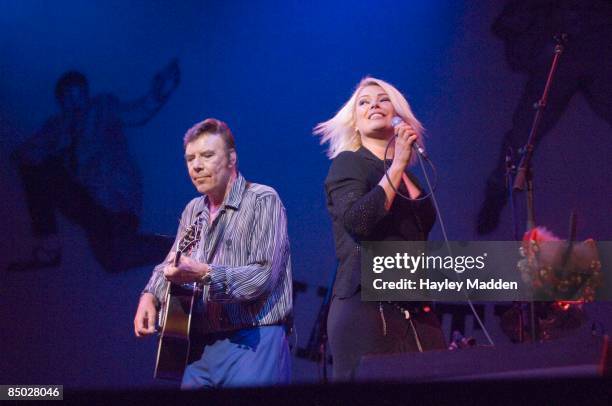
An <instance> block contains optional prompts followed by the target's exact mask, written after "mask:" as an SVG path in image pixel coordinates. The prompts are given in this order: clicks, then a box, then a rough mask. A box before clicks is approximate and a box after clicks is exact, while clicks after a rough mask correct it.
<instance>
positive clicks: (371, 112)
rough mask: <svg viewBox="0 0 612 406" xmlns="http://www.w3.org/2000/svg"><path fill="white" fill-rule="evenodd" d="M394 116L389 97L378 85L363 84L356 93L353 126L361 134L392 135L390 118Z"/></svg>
mask: <svg viewBox="0 0 612 406" xmlns="http://www.w3.org/2000/svg"><path fill="white" fill-rule="evenodd" d="M394 116H395V109H394V108H393V104H391V99H390V98H389V95H388V94H387V93H386V92H385V91H384V90H383V89H382V88H381V87H380V86H377V85H368V86H365V87H363V88H362V89H361V90H360V91H359V93H358V94H357V101H356V105H355V127H356V128H357V130H358V131H359V134H361V135H362V136H366V137H374V138H387V137H389V136H391V135H393V125H392V124H391V120H392V119H393V117H394Z"/></svg>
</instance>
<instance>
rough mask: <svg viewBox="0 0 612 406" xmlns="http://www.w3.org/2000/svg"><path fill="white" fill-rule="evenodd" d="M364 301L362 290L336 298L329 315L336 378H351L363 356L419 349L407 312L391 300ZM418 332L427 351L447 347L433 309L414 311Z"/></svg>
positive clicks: (414, 322)
mask: <svg viewBox="0 0 612 406" xmlns="http://www.w3.org/2000/svg"><path fill="white" fill-rule="evenodd" d="M382 307H383V314H384V323H383V317H382V316H381V312H380V309H379V302H362V301H361V292H357V293H356V294H354V295H353V296H351V297H349V298H346V299H340V298H338V297H334V298H333V299H332V303H331V306H330V309H329V315H328V318H327V331H328V337H329V345H330V349H331V353H332V357H333V380H334V381H350V380H353V379H354V377H355V370H356V368H357V366H358V364H359V361H360V359H361V357H362V356H363V355H366V354H389V353H403V352H416V351H419V349H418V345H417V341H416V338H415V334H414V331H413V329H412V327H411V326H410V323H409V322H408V320H406V318H405V316H404V314H403V313H402V312H401V311H400V310H399V309H398V308H397V307H396V306H395V305H394V304H392V303H386V302H383V303H382ZM412 321H413V324H414V327H415V329H416V334H417V335H418V339H419V341H420V343H421V345H422V348H423V350H424V351H427V350H434V349H444V348H446V343H445V340H444V335H443V333H442V330H441V328H440V323H439V321H438V318H437V317H436V315H435V314H434V313H433V312H427V313H425V312H418V313H413V314H412Z"/></svg>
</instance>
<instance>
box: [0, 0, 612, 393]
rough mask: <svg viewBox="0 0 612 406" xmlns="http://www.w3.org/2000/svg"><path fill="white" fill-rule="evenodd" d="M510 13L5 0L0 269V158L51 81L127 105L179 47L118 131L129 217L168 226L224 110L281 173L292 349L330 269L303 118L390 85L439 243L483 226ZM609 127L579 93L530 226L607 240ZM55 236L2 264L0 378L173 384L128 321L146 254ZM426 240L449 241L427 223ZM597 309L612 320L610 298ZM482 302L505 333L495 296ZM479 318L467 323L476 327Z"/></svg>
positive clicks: (506, 73) (547, 158)
mask: <svg viewBox="0 0 612 406" xmlns="http://www.w3.org/2000/svg"><path fill="white" fill-rule="evenodd" d="M502 8H503V3H502V2H478V3H474V2H469V1H450V0H447V1H442V0H440V1H410V2H406V1H388V0H387V1H385V0H383V1H358V2H355V1H333V2H329V1H327V2H324V1H313V2H300V1H261V2H244V1H182V2H171V1H155V2H140V1H128V2H125V1H104V2H102V1H95V2H82V1H67V0H64V1H55V2H42V1H33V0H26V1H17V0H9V1H3V2H1V3H0V26H1V27H2V36H1V37H0V55H2V57H1V58H0V72H1V74H0V75H1V76H0V134H1V142H0V154H1V156H0V185H1V187H2V195H3V199H2V200H3V204H2V205H1V207H0V228H1V230H2V231H3V233H2V234H3V235H2V239H1V247H0V248H1V252H0V254H1V255H0V269H4V268H5V267H6V265H7V264H8V263H9V262H11V261H12V260H15V259H17V258H22V257H24V256H27V255H28V254H29V251H30V249H31V245H32V237H31V232H30V228H29V227H30V220H29V217H28V214H27V210H26V206H25V200H24V195H23V190H22V186H21V183H20V181H19V178H18V176H17V172H16V169H15V167H14V164H13V163H12V162H11V161H10V159H9V155H10V153H11V151H13V150H14V148H15V147H16V146H17V145H19V144H20V143H21V142H23V141H24V140H25V139H26V137H28V136H29V135H30V134H32V133H34V132H35V131H36V130H38V129H39V128H40V126H41V125H42V124H43V122H44V121H45V120H46V119H47V118H48V117H49V116H51V115H52V114H55V113H56V112H57V110H58V107H57V104H56V101H55V98H54V94H53V89H54V86H55V82H56V80H57V78H58V77H59V76H60V75H61V74H62V73H63V72H65V71H67V70H70V69H77V70H79V71H81V72H83V73H84V74H85V75H86V76H87V77H88V79H89V83H90V91H91V93H92V94H99V93H107V92H110V93H113V94H115V95H116V96H118V97H119V98H120V99H122V100H129V99H131V98H136V97H138V96H140V95H142V94H143V93H144V92H146V91H147V89H148V88H149V83H150V79H151V77H152V76H153V75H154V74H155V72H157V71H158V70H159V69H160V68H162V67H163V66H164V65H165V64H166V63H167V62H168V61H169V60H171V59H172V58H175V57H176V58H178V59H179V64H180V69H181V83H180V85H179V87H178V88H177V90H176V91H175V93H174V94H173V95H172V96H171V98H170V100H169V101H168V103H167V104H166V105H165V106H164V107H163V108H162V109H161V110H160V112H159V113H158V114H157V115H156V116H155V117H154V118H153V120H151V121H150V122H149V123H147V125H145V126H142V127H136V128H128V129H125V134H126V135H127V137H128V138H129V147H130V152H131V154H132V157H133V159H134V161H135V162H136V163H137V165H138V167H139V168H140V171H141V173H142V177H143V185H144V192H143V193H144V194H143V197H144V207H143V209H142V212H141V229H142V231H143V232H148V233H160V234H169V235H172V234H173V233H174V232H175V230H176V225H177V219H178V216H179V215H180V213H181V210H182V208H183V207H184V205H185V203H186V202H187V201H188V200H190V199H191V198H192V197H194V196H195V193H194V190H193V187H192V185H191V183H190V181H189V179H188V177H187V176H186V170H185V165H184V161H183V157H182V155H183V153H182V136H183V134H184V132H185V130H186V129H187V128H188V127H190V126H191V125H192V124H194V123H195V122H197V121H199V120H201V119H203V118H205V117H211V116H212V117H217V118H220V119H222V120H224V121H226V122H227V123H228V124H229V126H230V127H231V128H232V130H233V132H234V134H235V136H236V140H237V144H238V155H239V165H240V169H241V171H242V172H243V174H244V175H245V176H246V177H247V179H249V180H252V181H254V182H258V183H264V184H268V185H271V186H273V187H274V188H275V189H276V190H277V191H278V192H279V194H280V196H281V198H282V200H283V202H284V204H285V206H286V209H287V214H288V218H289V235H290V238H291V244H292V255H293V265H294V278H295V280H296V281H299V282H301V283H302V284H303V291H300V292H298V294H297V296H296V303H295V311H296V327H297V333H298V334H297V337H294V338H293V340H295V342H296V343H297V347H298V348H304V347H305V346H306V344H307V341H308V336H309V334H310V332H311V329H312V328H313V326H314V323H315V318H316V315H317V312H318V310H319V306H320V304H321V300H322V297H321V296H320V295H318V293H317V289H318V287H325V286H327V284H328V282H329V280H330V278H331V276H332V274H333V271H334V268H335V264H336V262H335V258H334V251H333V241H332V235H331V229H330V228H331V225H330V221H329V219H328V215H327V213H326V210H325V201H324V195H323V186H322V185H323V180H324V178H325V176H326V173H327V169H328V165H329V161H328V160H327V158H326V157H325V153H324V147H322V146H320V145H319V143H318V139H317V138H315V137H314V136H312V134H311V130H312V128H313V127H314V125H316V124H317V123H318V122H320V121H323V120H326V119H327V118H329V117H331V116H332V115H333V114H334V113H335V111H336V110H337V109H339V108H340V106H341V104H342V103H344V102H345V101H346V100H347V98H348V97H349V96H350V94H351V92H352V90H353V89H354V86H355V85H356V84H357V83H358V81H359V80H360V79H361V78H362V77H363V76H365V75H368V74H369V75H372V76H376V77H380V78H383V79H385V80H387V81H389V82H391V83H392V84H394V85H395V86H397V87H398V88H399V89H400V90H402V91H403V92H404V94H405V95H406V96H407V98H408V99H409V101H410V102H411V104H412V106H413V109H414V111H415V113H416V115H417V116H418V117H419V118H420V119H421V121H422V122H423V123H424V125H425V127H426V129H427V138H426V145H427V148H428V150H429V154H430V156H431V157H432V159H433V160H434V162H435V163H436V165H437V167H438V172H439V178H440V183H439V186H438V194H437V195H438V199H439V202H440V208H441V211H442V215H443V216H444V220H445V222H446V226H447V228H448V233H449V238H451V239H454V240H472V239H481V238H483V237H479V236H477V235H476V233H475V228H474V224H475V219H476V214H477V212H478V208H479V205H480V203H481V200H482V195H483V191H484V183H485V179H486V176H487V175H488V173H489V171H490V170H491V169H492V167H493V165H494V163H495V160H496V156H497V151H498V148H499V145H500V142H501V139H502V136H503V134H504V133H505V132H506V131H507V130H508V129H509V128H510V126H511V119H512V113H513V111H514V109H515V107H516V105H517V103H518V100H519V97H520V95H521V91H522V88H523V86H524V83H525V81H526V76H525V75H523V74H520V73H517V72H514V71H512V70H510V68H509V67H508V64H507V62H506V60H505V56H504V44H503V42H502V41H501V40H500V39H499V38H496V37H495V36H494V35H493V34H492V32H491V25H492V23H493V21H494V20H495V18H496V16H497V15H499V13H500V12H501V10H502ZM561 63H564V62H563V61H561ZM610 135H611V128H610V125H609V124H608V123H607V122H606V121H604V120H603V119H601V118H600V117H599V116H597V115H596V114H595V113H594V112H593V111H592V110H591V109H590V108H589V105H588V103H587V102H586V101H585V99H584V98H583V97H582V96H581V95H580V94H576V95H575V96H574V97H573V98H572V100H571V102H570V104H569V107H568V108H567V110H566V111H565V113H564V114H563V116H562V117H561V119H560V120H559V121H558V122H557V124H556V125H555V127H554V128H553V129H552V130H551V132H550V133H549V134H548V135H547V136H546V138H545V139H544V140H543V141H542V143H541V144H540V146H539V148H538V151H537V153H536V155H535V158H534V160H535V179H536V216H537V220H538V224H542V225H545V226H547V227H548V228H549V229H551V230H552V231H554V232H556V233H557V234H558V235H560V236H562V237H566V233H567V222H568V216H569V213H570V210H571V209H573V208H576V209H577V210H578V236H579V238H587V237H593V238H595V239H599V240H609V239H610V230H612V219H611V216H610V207H611V205H610V202H611V199H610V196H612V182H610V177H611V175H612V167H611V166H610V160H609V152H610V146H611V145H612V138H611V137H610ZM526 136H527V134H525V137H526ZM502 216H503V217H502V222H501V225H500V227H499V228H498V229H497V230H496V231H495V232H494V233H493V234H490V235H488V236H486V238H487V239H490V240H508V239H512V233H511V231H510V230H511V225H510V218H509V217H510V214H509V210H508V208H506V209H505V210H504V212H503V214H502ZM521 219H522V217H521ZM522 223H523V221H522V220H521V225H522ZM60 235H61V238H62V245H63V262H62V264H61V266H60V267H57V268H49V269H44V270H39V271H32V272H27V273H19V274H15V273H10V274H9V273H4V272H3V273H1V274H0V284H1V285H0V314H1V320H2V324H3V328H2V329H0V341H1V342H2V353H3V354H2V356H1V357H0V358H1V360H0V383H15V384H24V383H32V384H34V383H38V384H64V385H66V386H70V387H79V388H91V387H102V388H123V387H134V386H148V385H156V386H160V385H161V386H163V385H165V384H163V383H159V382H154V381H153V380H152V369H153V364H154V357H155V340H154V339H150V340H147V341H140V340H137V339H136V338H135V337H134V336H133V327H132V320H133V314H134V311H135V309H136V305H137V301H138V296H139V292H140V290H141V289H142V287H143V286H144V284H145V283H146V281H147V279H148V277H149V275H150V271H151V269H150V268H139V269H133V270H131V271H129V272H127V273H122V274H108V273H106V272H104V271H103V270H102V268H101V267H100V265H99V264H98V263H97V262H96V261H95V259H94V258H93V256H92V253H91V250H90V248H89V246H88V243H87V241H86V240H85V236H84V233H83V230H82V229H80V227H79V226H78V225H75V224H72V223H71V222H69V221H67V220H66V219H61V221H60ZM431 238H432V239H439V238H441V232H440V228H439V225H437V226H436V228H435V230H434V232H433V233H432V236H431ZM163 255H164V253H161V254H160V259H161V257H163ZM591 312H592V315H593V317H595V318H600V319H601V320H603V322H604V323H605V324H606V325H607V326H608V328H610V327H612V323H611V321H610V314H612V312H610V306H609V303H606V304H601V305H596V306H592V310H591ZM485 314H486V315H487V320H486V323H487V325H488V326H490V327H491V329H492V332H493V334H494V336H495V337H496V338H497V339H499V340H504V339H505V338H504V337H503V335H502V334H501V332H500V330H499V328H498V327H497V322H496V319H495V317H494V316H493V310H492V306H489V307H487V310H486V311H485ZM449 317H450V316H449ZM472 322H473V321H471V318H468V321H467V325H466V332H467V333H471V334H472V335H474V336H476V337H478V339H479V341H480V342H483V341H484V339H483V338H482V334H481V333H480V332H479V331H477V330H476V329H474V327H473V325H472V324H471V323H472ZM445 328H446V329H447V330H448V329H449V328H450V321H449V320H448V319H446V320H445ZM294 364H295V377H296V380H297V381H309V382H314V381H316V380H317V379H318V375H317V374H318V372H317V364H316V363H315V362H313V361H309V360H306V359H304V358H300V357H298V356H296V358H295V363H294Z"/></svg>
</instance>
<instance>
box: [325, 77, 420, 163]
mask: <svg viewBox="0 0 612 406" xmlns="http://www.w3.org/2000/svg"><path fill="white" fill-rule="evenodd" d="M366 86H380V87H381V88H382V89H383V90H384V91H385V92H386V93H387V95H388V96H389V99H390V100H391V104H393V108H394V109H395V114H396V115H398V116H399V117H401V119H402V120H404V122H406V123H407V124H409V125H410V126H411V127H412V128H413V129H414V131H415V132H416V133H417V141H418V142H419V144H420V145H423V132H424V128H423V125H422V124H421V123H420V122H419V120H417V118H416V117H415V116H414V113H412V109H411V108H410V104H408V101H407V100H406V98H405V97H404V95H402V94H401V93H400V91H399V90H397V89H396V88H395V87H393V86H392V85H391V84H389V83H387V82H385V81H384V80H380V79H376V78H373V77H370V76H366V77H365V78H363V79H361V82H359V84H358V85H357V88H356V89H355V91H354V92H353V94H352V95H351V97H350V99H348V101H347V102H346V103H345V104H344V106H342V108H341V109H340V110H339V111H338V112H337V113H336V115H335V116H333V117H332V118H331V119H329V120H327V121H324V122H322V123H319V124H317V126H316V127H315V128H314V130H313V133H314V134H315V135H320V136H321V144H324V143H326V142H329V146H328V148H327V157H328V158H329V159H333V158H335V157H336V156H337V155H338V154H339V153H341V152H342V151H356V150H358V149H359V147H361V139H360V138H359V133H358V132H357V131H356V129H355V106H356V101H357V94H358V93H359V92H360V91H361V89H363V88H364V87H366ZM415 160H416V154H412V158H411V160H410V161H411V162H410V163H411V164H412V163H414V162H415Z"/></svg>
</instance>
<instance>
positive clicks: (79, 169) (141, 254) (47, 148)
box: [9, 60, 180, 272]
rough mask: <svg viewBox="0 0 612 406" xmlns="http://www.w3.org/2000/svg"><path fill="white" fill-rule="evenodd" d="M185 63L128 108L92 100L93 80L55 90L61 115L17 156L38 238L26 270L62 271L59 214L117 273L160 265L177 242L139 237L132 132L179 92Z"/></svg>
mask: <svg viewBox="0 0 612 406" xmlns="http://www.w3.org/2000/svg"><path fill="white" fill-rule="evenodd" d="M179 80H180V70H179V65H178V61H177V60H173V61H171V62H170V63H169V64H168V65H167V66H166V67H164V68H163V69H162V70H161V71H159V72H158V73H157V74H156V75H155V76H154V78H153V80H152V82H151V88H150V90H149V92H148V93H147V94H146V95H144V96H143V97H141V98H139V99H137V100H134V101H132V102H128V103H124V102H121V101H120V100H118V99H117V97H115V96H114V95H112V94H99V95H95V96H90V95H89V86H88V83H87V78H86V77H85V76H84V75H83V74H82V73H79V72H76V71H70V72H66V73H64V74H63V75H62V76H61V77H60V78H59V80H58V81H57V84H56V86H55V96H56V98H57V102H58V103H59V106H60V112H59V113H58V114H57V115H55V116H52V117H51V118H49V119H48V120H47V121H46V123H45V124H44V125H43V126H42V129H41V130H40V131H38V132H37V133H35V134H34V135H33V136H32V137H30V138H29V139H28V140H26V141H25V142H24V143H23V144H22V145H21V146H19V147H18V148H17V149H16V150H15V152H14V153H13V158H14V159H15V161H16V163H17V166H18V169H19V172H20V174H21V178H22V181H23V185H24V190H25V194H26V199H27V204H28V208H29V212H30V215H31V219H32V229H33V233H34V236H35V238H36V241H35V244H34V249H33V251H32V256H31V258H28V259H25V260H23V261H19V262H15V263H12V264H10V265H9V270H13V271H20V270H27V269H39V268H44V267H49V266H56V265H59V263H60V262H61V253H62V246H61V243H60V240H59V237H58V234H57V233H58V230H57V223H56V217H55V215H56V213H55V211H56V210H59V211H60V212H61V213H62V214H64V215H65V216H66V217H68V218H69V219H70V220H72V221H73V222H75V223H76V224H79V225H80V226H81V227H83V229H84V231H85V233H86V235H87V238H88V240H89V243H90V246H91V248H92V250H93V253H94V255H95V257H96V259H97V260H98V261H99V263H100V264H101V265H102V266H103V267H104V269H105V270H107V271H109V272H121V271H124V270H127V269H129V268H133V267H137V266H144V265H148V264H152V263H157V262H159V261H160V259H161V258H163V256H164V254H165V252H167V251H168V249H169V248H170V245H171V243H172V241H169V240H168V239H167V238H166V237H162V236H156V235H143V234H140V233H139V232H138V228H139V218H138V213H139V211H140V209H141V204H142V184H141V175H140V173H139V172H138V169H137V167H136V165H135V163H134V162H133V161H132V159H131V157H130V154H129V150H128V143H127V139H126V137H125V134H124V127H135V126H141V125H144V124H146V123H147V122H148V121H149V120H150V119H151V118H153V116H155V114H156V113H157V112H158V111H159V110H160V108H161V107H162V106H163V105H164V104H165V102H166V101H167V100H168V98H169V97H170V95H171V94H172V92H173V91H174V90H175V89H176V87H177V86H178V83H179Z"/></svg>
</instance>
